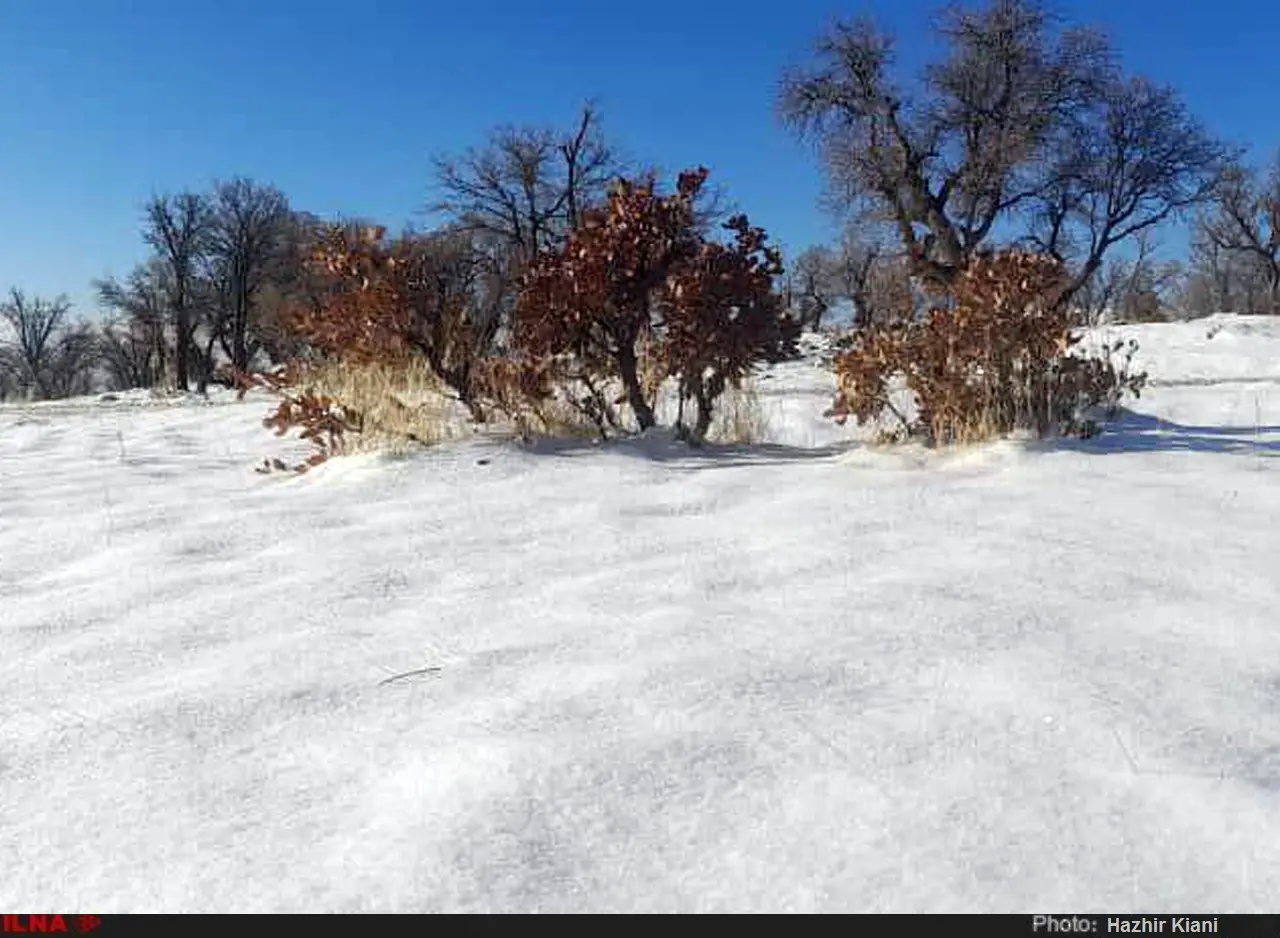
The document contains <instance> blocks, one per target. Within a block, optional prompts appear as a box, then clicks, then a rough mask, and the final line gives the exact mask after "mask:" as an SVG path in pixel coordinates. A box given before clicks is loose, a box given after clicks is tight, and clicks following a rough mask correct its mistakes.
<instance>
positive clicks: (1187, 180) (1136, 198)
mask: <svg viewBox="0 0 1280 938" xmlns="http://www.w3.org/2000/svg"><path fill="white" fill-rule="evenodd" d="M1227 156H1228V153H1227V151H1226V150H1225V148H1224V147H1223V146H1222V145H1221V144H1219V143H1217V142H1216V141H1214V140H1212V139H1211V138H1210V137H1209V136H1208V134H1206V133H1205V131H1204V129H1203V128H1202V127H1201V125H1200V124H1199V122H1197V121H1196V120H1194V119H1193V118H1192V117H1191V116H1190V115H1189V114H1188V113H1187V111H1186V108H1185V107H1184V105H1183V104H1182V102H1181V100H1180V99H1179V98H1178V95H1177V93H1176V92H1175V91H1174V90H1173V89H1172V88H1167V87H1160V86H1157V85H1154V84H1152V83H1151V82H1149V81H1147V80H1145V79H1142V78H1131V79H1116V80H1114V81H1112V82H1111V83H1109V84H1108V86H1107V87H1106V88H1105V89H1104V92H1103V93H1102V95H1101V96H1100V97H1099V98H1098V100H1097V101H1095V102H1093V103H1092V104H1091V105H1090V106H1089V107H1086V108H1082V109H1081V110H1080V111H1079V113H1078V114H1076V115H1075V117H1074V119H1073V120H1072V122H1071V124H1070V126H1069V128H1068V133H1067V134H1066V136H1065V137H1064V138H1063V139H1062V140H1061V142H1060V144H1059V157H1058V159H1057V160H1055V161H1054V162H1053V163H1052V164H1051V169H1052V176H1051V180H1050V183H1049V184H1048V185H1047V186H1045V187H1044V188H1043V189H1042V190H1041V192H1040V193H1038V195H1037V196H1036V205H1035V213H1034V217H1033V221H1032V226H1031V234H1030V236H1029V238H1028V241H1029V243H1030V244H1032V245H1033V246H1034V247H1036V248H1038V249H1040V250H1043V251H1046V252H1047V253H1049V254H1051V255H1052V256H1054V257H1057V258H1059V259H1060V260H1064V261H1073V262H1074V269H1075V274H1074V277H1073V278H1072V280H1071V281H1070V283H1069V284H1068V286H1067V288H1066V290H1065V291H1064V296H1065V297H1070V296H1072V295H1073V294H1074V293H1075V292H1076V291H1077V290H1079V289H1080V287H1081V286H1082V285H1083V284H1085V283H1086V282H1088V280H1089V279H1090V278H1091V277H1093V276H1094V274H1095V273H1096V272H1097V270H1098V269H1099V267H1100V266H1101V265H1102V262H1103V259H1104V258H1105V257H1106V255H1107V253H1108V252H1109V251H1110V250H1111V249H1112V248H1113V247H1115V246H1116V245H1117V244H1120V243H1121V242H1123V241H1126V240H1128V239H1131V238H1135V237H1141V236H1142V235H1143V234H1144V233H1147V232H1150V231H1152V230H1154V229H1155V228H1157V227H1158V226H1160V225H1162V224H1164V223H1165V222H1167V221H1169V220H1170V219H1173V218H1175V217H1178V216H1179V215H1180V214H1182V213H1184V212H1187V211H1189V210H1194V209H1196V208H1198V207H1199V206H1202V205H1204V204H1206V203H1207V202H1209V201H1210V200H1211V199H1212V198H1213V196H1214V193H1215V191H1216V189H1217V186H1218V180H1219V177H1220V174H1221V170H1222V165H1223V162H1224V160H1226V159H1227Z"/></svg>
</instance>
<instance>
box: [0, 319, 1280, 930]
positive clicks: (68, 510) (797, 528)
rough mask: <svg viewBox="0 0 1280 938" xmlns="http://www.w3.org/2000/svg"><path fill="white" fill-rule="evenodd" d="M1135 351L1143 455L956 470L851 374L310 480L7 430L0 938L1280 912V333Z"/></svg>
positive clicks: (225, 420)
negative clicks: (377, 921) (738, 918)
mask: <svg viewBox="0 0 1280 938" xmlns="http://www.w3.org/2000/svg"><path fill="white" fill-rule="evenodd" d="M1208 325H1217V326H1220V329H1219V330H1218V331H1217V332H1216V333H1215V334H1214V335H1213V336H1212V338H1209V337H1207V331H1208V330H1207V326H1208ZM1112 331H1113V332H1114V334H1116V335H1123V336H1128V335H1132V336H1135V337H1137V338H1138V339H1139V341H1140V342H1141V343H1142V347H1143V352H1142V359H1141V361H1142V363H1143V364H1144V365H1145V366H1146V367H1149V368H1151V370H1152V379H1153V382H1156V383H1155V385H1154V386H1153V387H1152V388H1151V389H1150V390H1149V391H1148V392H1146V393H1144V395H1143V397H1142V399H1141V400H1140V401H1138V402H1135V403H1134V404H1132V412H1131V413H1129V414H1127V415H1126V417H1125V419H1124V420H1123V421H1122V422H1121V424H1120V425H1119V427H1118V428H1116V429H1114V430H1113V431H1111V432H1109V433H1107V434H1106V435H1104V436H1102V437H1101V438H1099V439H1096V440H1091V441H1085V442H1077V443H1065V442H1062V443H1040V442H1015V441H1006V442H1002V443H997V444H993V445H990V446H985V447H980V448H977V449H973V450H967V451H955V452H941V453H931V452H926V451H924V450H921V449H917V448H912V447H906V448H898V449H883V448H875V447H869V446H866V445H863V444H862V443H860V442H858V439H857V433H856V432H855V431H854V430H852V429H851V428H848V427H845V428H840V427H835V426H834V425H833V424H832V423H831V422H830V421H829V420H826V419H824V418H822V417H821V411H822V409H823V408H824V407H825V406H826V405H827V403H828V402H829V401H828V398H829V394H830V389H831V378H830V376H829V375H827V374H826V373H825V372H823V371H822V370H821V369H819V368H817V367H815V366H814V364H813V363H812V362H810V361H804V362H797V363H789V364H787V365H782V366H778V367H776V368H774V369H772V371H771V373H770V376H769V377H768V378H767V379H765V380H762V381H761V382H760V383H759V387H760V394H761V401H762V407H763V409H764V411H765V414H766V416H767V417H768V418H769V420H770V422H771V434H770V439H769V440H768V441H766V442H764V443H761V444H758V445H754V446H720V447H710V448H709V449H708V450H707V451H705V452H701V453H690V452H689V451H688V450H686V449H685V448H683V447H682V446H681V445H680V444H677V443H675V442H673V441H672V440H671V439H670V438H669V436H668V435H666V434H664V433H661V432H656V433H650V434H648V435H647V436H646V437H644V438H642V439H638V440H633V441H626V442H621V443H614V444H608V445H603V446H602V445H597V444H592V443H571V444H570V443H558V444H541V445H538V446H534V447H532V448H523V447H521V446H519V445H517V444H509V443H501V442H496V441H492V440H484V439H477V440H473V441H468V442H465V443H459V444H448V445H445V446H441V447H440V448H438V449H435V450H432V451H430V452H426V453H422V454H420V455H417V456H413V457H401V458H390V457H385V456H372V455H370V456H357V457H349V458H344V459H340V460H334V461H332V462H330V463H328V464H326V465H324V466H321V467H320V468H319V469H317V470H315V471H314V472H312V473H310V474H308V475H305V476H282V477H267V476H261V475H257V474H255V473H254V472H253V471H252V467H253V466H254V465H255V464H256V463H258V462H259V461H260V460H261V458H262V457H263V456H264V455H273V454H277V453H279V454H289V453H291V454H294V455H296V454H297V452H299V450H298V449H297V447H296V444H292V443H289V442H288V441H279V440H276V439H275V438H273V437H272V436H271V435H270V434H268V433H267V432H266V431H264V430H263V429H262V428H261V426H260V424H259V418H260V417H261V415H262V413H263V412H264V411H265V410H266V407H267V405H266V399H265V398H257V399H254V398H251V399H249V400H247V401H245V402H240V403H237V402H235V400H234V398H233V397H231V396H218V395H215V396H214V397H213V398H212V399H211V402H209V403H204V402H201V401H200V400H199V399H197V398H193V397H191V398H183V399H176V400H173V401H154V400H151V399H149V398H146V397H145V396H139V395H132V396H130V395H125V396H122V397H121V398H120V399H117V400H114V401H101V400H84V401H80V402H76V403H75V404H72V405H65V404H64V405H62V406H54V405H50V406H48V407H43V408H42V407H39V406H34V407H6V408H0V793H2V794H3V797H2V798H0V848H2V850H3V854H2V855H3V856H4V858H5V859H4V875H3V876H2V877H0V907H4V908H9V909H28V910H33V911H35V910H59V911H67V910H77V911H85V912H95V913H98V914H102V913H106V912H163V911H171V912H230V911H235V912H256V911H401V912H425V911H481V910H486V911H533V910H538V911H594V910H607V911H695V910H696V911H714V910H726V911H756V910H758V911H911V912H924V911H930V912H943V911H968V912H985V911H992V912H1045V911H1047V910H1049V911H1052V910H1058V911H1060V910H1063V909H1067V910H1071V911H1108V910H1110V911H1112V912H1114V911H1117V910H1121V911H1124V910H1129V911H1132V910H1148V911H1149V910H1167V911H1168V910H1186V909H1201V910H1206V909H1207V910H1212V911H1215V912H1223V913H1226V912H1263V911H1274V910H1275V908H1276V906H1277V903H1278V902H1280V616H1277V614H1276V611H1275V610H1276V603H1277V599H1278V598H1280V596H1278V593H1280V566H1278V564H1280V527H1278V526H1277V523H1276V519H1277V518H1280V475H1278V474H1277V469H1278V468H1280V461H1277V459H1276V457H1277V455H1278V454H1280V395H1278V394H1277V385H1278V384H1280V323H1277V322H1275V321H1262V320H1245V319H1240V318H1235V317H1215V318H1214V320H1213V321H1212V323H1207V322H1206V321H1204V320H1201V321H1199V322H1197V323H1186V324H1170V325H1151V326H1140V327H1122V328H1121V327H1118V328H1117V329H1115V330H1112Z"/></svg>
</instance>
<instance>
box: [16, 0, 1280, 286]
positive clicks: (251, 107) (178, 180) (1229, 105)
mask: <svg viewBox="0 0 1280 938" xmlns="http://www.w3.org/2000/svg"><path fill="white" fill-rule="evenodd" d="M936 5H937V4H936V3H934V2H917V0H897V2H893V3H889V2H883V0H880V2H874V3H859V2H856V0H852V2H832V0H789V2H785V3H780V2H768V3H763V2H757V0H736V2H725V0H685V2H671V0H645V2H643V3H624V4H614V3H610V2H607V0H596V2H589V0H520V2H513V0H467V2H436V0H420V2H408V0H353V2H348V3H341V4H339V3H332V2H329V0H309V2H301V0H259V2H252V0H177V2H175V0H166V2H157V0H0V290H7V288H8V287H9V286H19V287H22V288H24V289H26V290H28V291H29V292H34V293H39V294H48V295H52V294H56V293H60V292H65V293H67V294H69V295H70V296H71V297H72V298H73V300H75V301H77V303H79V304H81V305H82V306H87V305H90V303H89V300H90V297H91V292H90V281H91V280H92V279H93V278H96V277H101V276H104V275H106V274H110V273H115V274H125V273H127V272H128V270H129V269H130V268H131V267H132V265H133V264H134V263H135V262H137V261H138V260H140V259H141V258H142V257H143V255H144V249H143V247H142V244H141V240H140V238H139V234H138V227H139V207H140V204H141V203H142V201H143V200H144V199H146V198H147V196H148V195H149V194H150V193H152V192H153V191H172V190H177V189H181V188H185V187H194V188H203V187H205V186H207V185H208V184H209V183H210V182H211V181H212V180H213V179H215V178H225V177H229V176H232V175H246V176H250V177H252V178H254V179H256V180H259V181H262V182H271V183H274V184H276V185H278V186H279V187H280V188H282V189H283V190H284V191H285V192H286V193H287V194H288V195H289V197H290V199H291V200H292V202H293V204H294V205H295V206H297V207H299V208H303V209H307V210H310V211H314V212H317V213H319V214H322V215H323V214H338V213H341V214H349V215H360V216H366V217H374V218H377V219H379V220H381V221H384V222H385V223H387V224H389V225H391V226H393V227H395V226H398V225H399V224H401V223H403V222H406V221H409V220H413V219H418V220H421V219H420V216H418V215H417V213H418V212H419V211H420V209H421V207H422V206H423V205H424V204H425V202H426V201H427V199H428V196H429V184H430V179H431V175H430V157H431V155H432V154H433V153H438V152H442V151H457V150H460V149H462V148H465V147H466V146H468V145H470V144H474V143H479V142H482V141H483V139H484V137H485V134H486V131H487V130H488V129H489V128H490V127H491V126H493V125H495V124H499V123H555V124H565V123H568V122H570V121H572V119H573V117H574V116H575V112H576V110H577V107H578V106H579V104H580V103H581V102H582V101H583V100H584V99H586V98H595V99H597V100H598V101H599V103H600V106H601V108H602V111H603V114H604V120H605V124H604V126H605V129H606V131H607V132H608V133H609V135H610V136H611V137H612V138H613V139H615V140H616V141H617V142H618V143H620V144H621V145H622V147H623V149H624V150H625V151H626V152H627V153H628V155H630V156H632V157H634V158H636V159H637V160H640V161H642V162H645V163H650V164H656V165H658V166H661V167H663V168H664V169H668V170H672V171H674V170H677V169H680V168H683V167H685V166H690V165H695V164H698V163H703V164H705V165H707V166H709V167H710V168H711V169H712V171H713V178H714V179H716V180H717V181H719V182H720V183H722V184H724V185H725V186H726V187H727V188H728V190H729V195H730V197H731V198H732V199H733V201H734V202H735V203H736V204H737V205H739V206H740V207H741V208H742V209H744V210H746V211H747V212H749V213H750V215H751V216H752V219H753V221H755V222H757V223H758V224H762V225H764V226H765V227H766V228H768V229H769V230H770V232H772V233H773V234H774V235H775V237H777V238H778V239H780V240H781V241H782V242H783V244H784V245H786V246H788V247H793V248H799V247H802V246H804V245H805V244H807V243H809V242H811V241H814V240H820V239H823V238H825V237H827V236H828V235H829V234H830V231H829V228H828V225H827V222H826V220H825V219H824V217H823V216H822V214H821V212H820V211H819V209H818V208H817V206H816V204H815V202H816V198H817V196H818V193H819V191H820V186H821V183H820V179H819V176H818V172H817V169H816V166H815V164H814V161H813V159H812V158H811V156H810V155H809V154H808V152H807V151H806V149H805V148H804V147H802V146H801V145H800V144H798V143H797V142H795V141H794V140H793V139H792V138H791V137H790V136H789V135H788V134H787V133H786V132H785V131H784V130H783V129H781V128H780V127H779V126H778V124H777V123H776V120H775V118H774V113H773V95H774V90H775V87H776V82H777V79H778V76H779V73H780V71H781V69H782V68H783V67H784V66H785V65H786V64H789V63H792V62H795V61H797V60H800V59H801V58H802V57H803V56H804V54H805V52H806V49H807V47H808V46H809V44H810V42H811V40H812V38H813V37H814V36H815V35H816V34H817V33H818V32H819V31H820V30H821V29H822V28H823V27H824V25H825V24H827V23H829V22H830V21H831V20H832V19H833V18H834V17H835V16H845V15H851V14H853V13H857V12H859V11H862V10H867V9H870V10H873V11H874V12H876V13H877V14H878V15H880V16H881V17H882V18H883V19H884V20H885V21H886V22H888V23H890V24H891V25H893V26H895V27H896V28H897V29H898V32H899V35H900V37H901V47H902V52H903V54H904V56H905V57H907V58H911V57H913V56H915V57H918V56H920V55H922V54H923V53H924V46H923V45H922V40H923V35H922V33H921V31H920V29H919V27H920V24H921V23H922V22H924V16H925V13H926V12H927V11H928V10H930V9H933V8H934V7H936ZM1059 7H1060V9H1061V10H1063V12H1065V13H1067V14H1068V16H1070V17H1071V18H1072V19H1075V20H1080V21H1085V22H1091V23H1096V24H1098V25H1101V26H1103V27H1105V28H1107V29H1108V30H1109V31H1110V32H1111V34H1112V35H1113V37H1114V38H1115V40H1116V42H1117V44H1118V45H1119V47H1120V49H1121V51H1122V53H1123V56H1124V60H1125V63H1126V64H1127V65H1128V66H1129V67H1130V68H1131V69H1133V70H1135V71H1139V72H1142V73H1145V74H1147V75H1149V76H1150V77H1152V78H1155V79H1157V80H1159V81H1165V82H1171V83H1173V84H1176V85H1177V86H1178V87H1179V88H1181V89H1182V90H1183V92H1184V93H1185V95H1186V98H1187V100H1188V102H1189V103H1190V105H1191V107H1192V108H1193V109H1194V111H1195V112H1196V113H1197V114H1198V115H1200V116H1201V117H1202V118H1203V119H1204V120H1205V121H1206V123H1207V124H1208V125H1209V126H1210V128H1211V129H1212V130H1213V131H1214V132H1216V133H1218V134H1221V135H1223V136H1225V137H1227V138H1229V139H1231V140H1233V141H1236V142H1240V143H1248V144H1250V145H1251V146H1252V147H1253V148H1254V150H1255V152H1256V154H1257V155H1262V154H1265V153H1266V152H1267V151H1268V150H1270V149H1274V148H1275V147H1276V146H1277V145H1280V111H1277V109H1276V108H1275V107H1274V104H1273V102H1274V99H1275V95H1276V89H1277V88H1280V56H1278V55H1277V54H1276V40H1277V38H1278V37H1280V6H1273V5H1270V4H1265V3H1262V2H1260V0H1215V2H1212V3H1208V2H1204V0H1182V2H1178V0H1110V2H1101V0H1062V2H1060V3H1059ZM913 32H914V35H913Z"/></svg>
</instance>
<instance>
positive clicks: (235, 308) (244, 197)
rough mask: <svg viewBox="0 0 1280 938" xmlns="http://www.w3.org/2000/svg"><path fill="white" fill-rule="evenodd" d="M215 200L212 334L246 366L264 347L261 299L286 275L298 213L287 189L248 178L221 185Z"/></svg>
mask: <svg viewBox="0 0 1280 938" xmlns="http://www.w3.org/2000/svg"><path fill="white" fill-rule="evenodd" d="M211 203H212V216H211V222H210V235H209V248H208V253H207V265H208V266H207V270H206V282H207V290H208V294H207V297H206V303H207V304H208V306H209V309H210V317H209V319H210V322H211V327H212V335H213V336H216V338H217V340H218V342H219V344H220V345H221V346H222V350H223V351H224V352H225V353H226V355H227V357H228V358H229V359H230V360H231V364H232V365H233V366H234V367H235V368H237V369H240V370H246V369H248V367H249V363H250V362H251V361H252V359H253V358H254V356H255V355H257V353H258V351H259V349H260V348H261V345H260V342H259V341H258V339H257V338H256V337H255V335H254V325H255V323H254V313H255V308H256V302H257V300H258V297H259V295H260V294H261V292H262V290H263V289H264V288H265V287H267V286H268V284H270V283H272V282H273V280H274V279H278V278H279V277H280V276H281V268H282V264H283V262H284V259H285V258H287V257H288V256H289V237H290V225H291V222H292V221H293V215H292V213H291V211H290V209H289V202H288V199H286V198H285V196H284V193H282V192H281V191H280V190H279V189H276V188H275V187H274V186H266V185H259V184H258V183H255V182H253V181H251V180H248V179H241V178H237V179H232V180H230V181H228V182H219V183H217V184H215V186H214V191H213V197H212V199H211ZM209 351H210V353H211V351H212V339H210V343H209ZM208 364H209V365H210V366H211V364H212V363H211V362H210V363H208ZM207 370H208V369H206V371H207Z"/></svg>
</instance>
